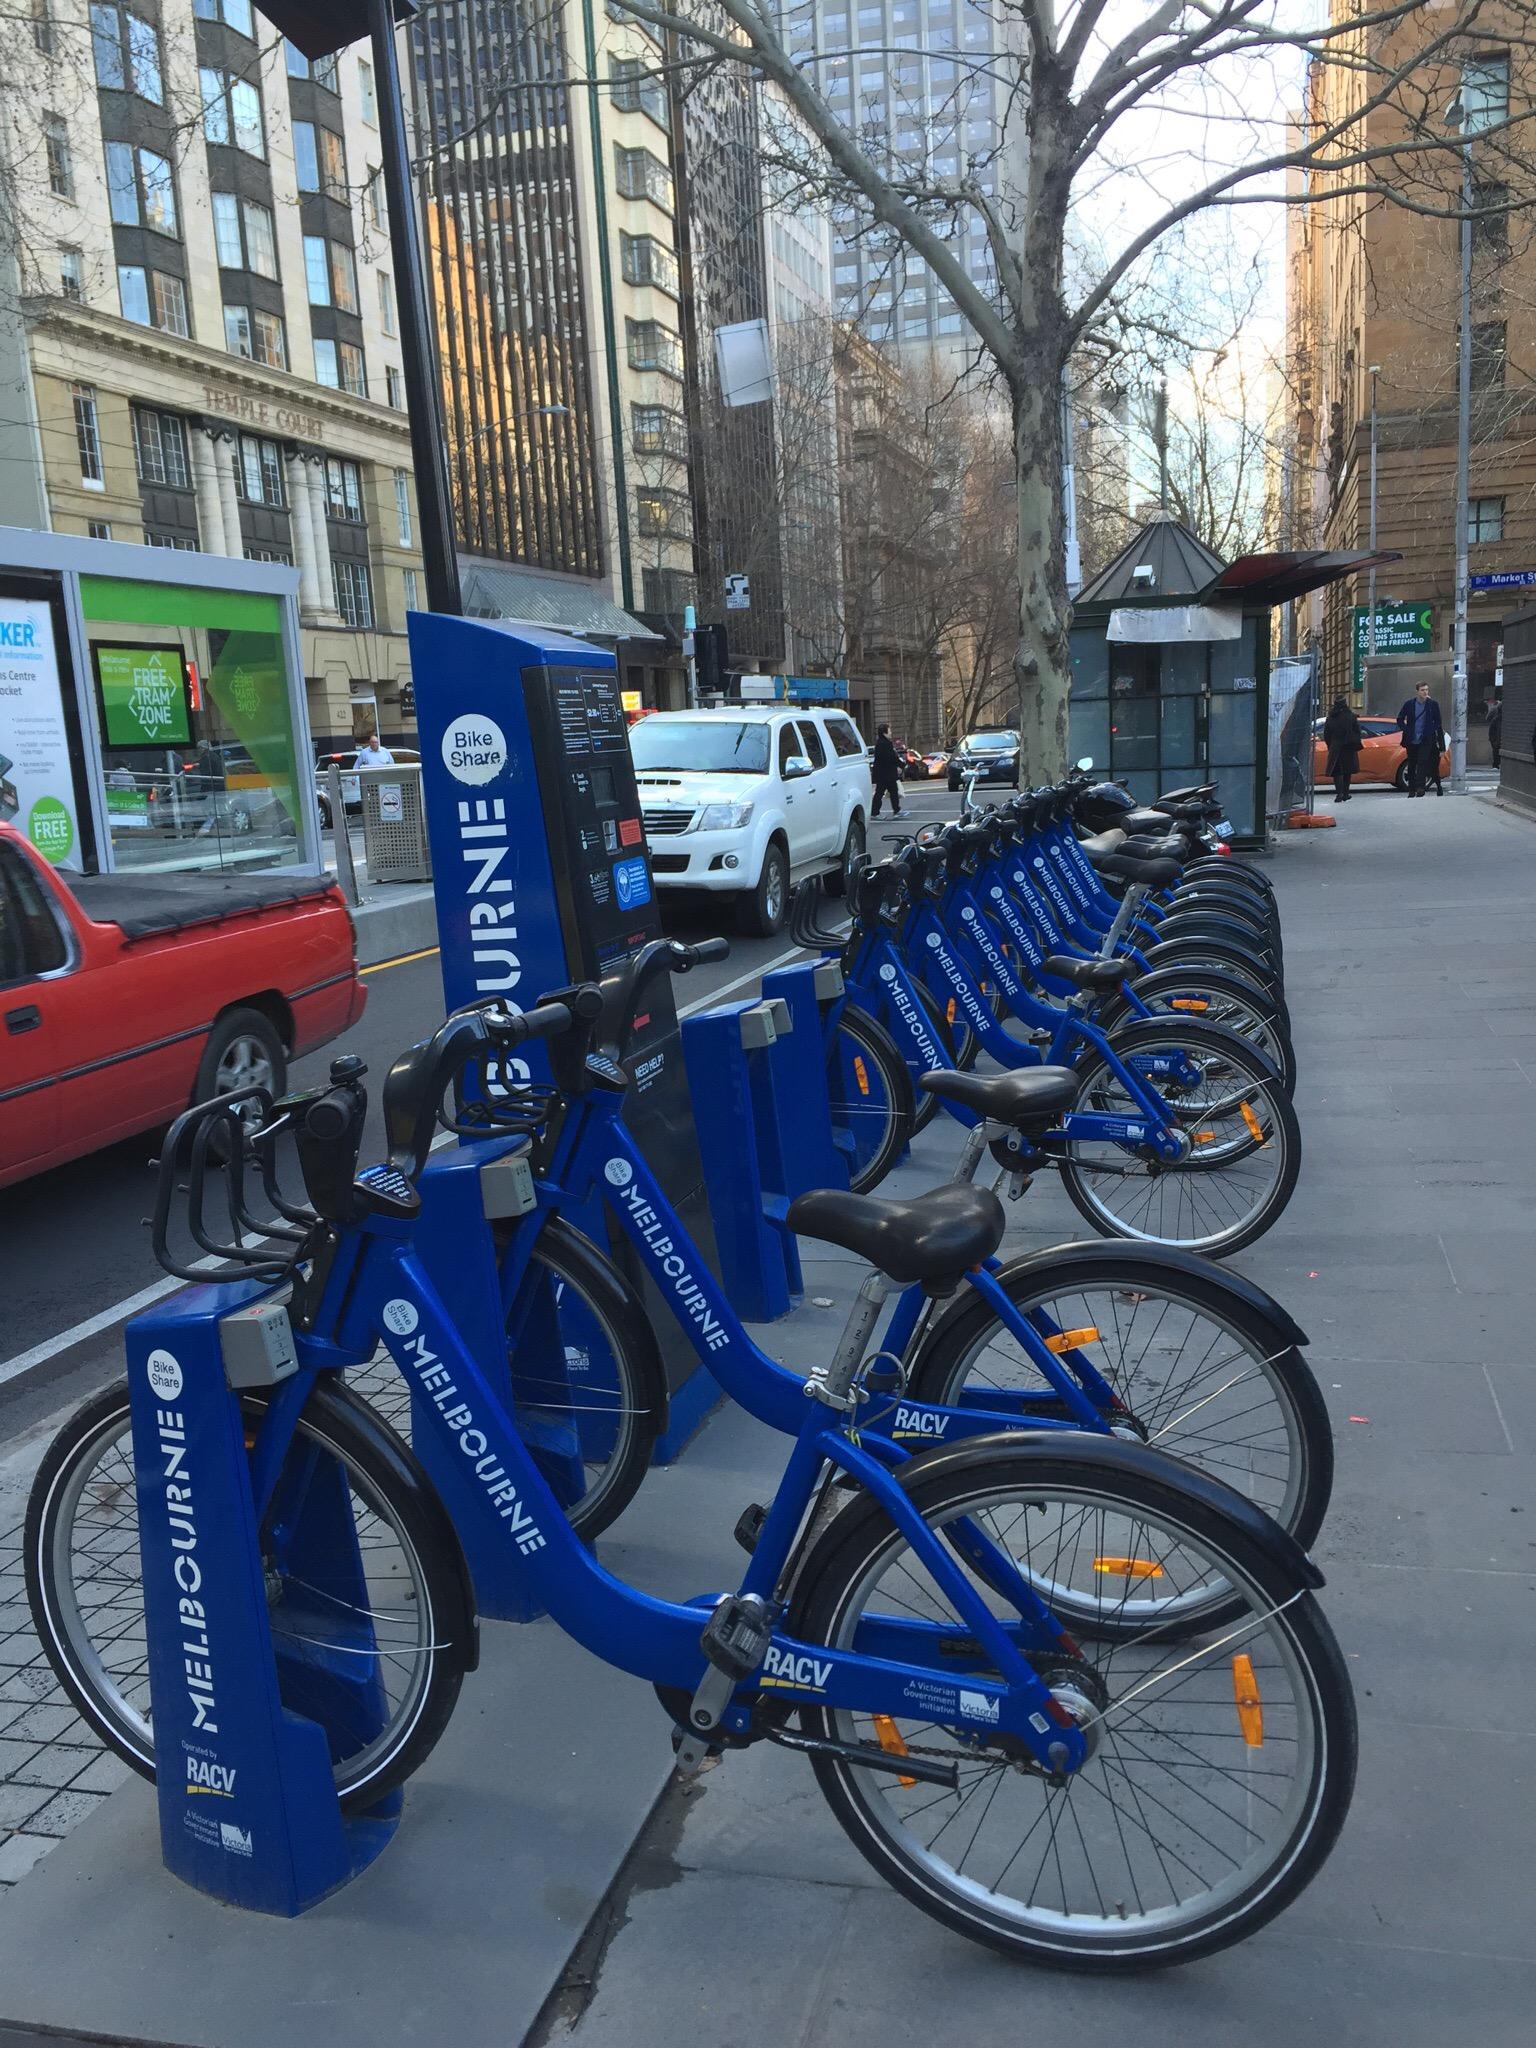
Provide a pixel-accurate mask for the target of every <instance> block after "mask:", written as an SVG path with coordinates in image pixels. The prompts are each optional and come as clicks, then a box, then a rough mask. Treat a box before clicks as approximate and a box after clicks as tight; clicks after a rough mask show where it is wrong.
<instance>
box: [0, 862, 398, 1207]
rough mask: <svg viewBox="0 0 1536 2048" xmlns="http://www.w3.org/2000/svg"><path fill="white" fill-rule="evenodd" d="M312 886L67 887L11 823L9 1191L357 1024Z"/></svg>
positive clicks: (0, 1093)
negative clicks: (22, 1181) (20, 1181)
mask: <svg viewBox="0 0 1536 2048" xmlns="http://www.w3.org/2000/svg"><path fill="white" fill-rule="evenodd" d="M367 997H368V992H367V990H366V989H365V988H364V986H363V984H362V982H361V981H360V980H359V979H358V974H357V950H356V944H355V941H354V935H353V930H352V920H351V918H350V916H349V915H348V912H347V907H346V903H345V901H344V900H343V898H342V895H341V892H340V890H339V889H337V887H336V885H335V883H334V882H332V881H331V880H330V879H329V878H328V877H325V876H309V875H262V874H230V875H227V876H224V875H206V874H199V875H188V874H155V875H83V876H77V875H65V874H63V873H61V872H60V871H59V870H57V869H55V868H52V867H50V866H49V865H48V863H47V862H46V861H44V860H43V859H42V858H41V857H40V856H39V855H38V854H37V853H36V852H35V851H34V849H33V847H32V846H31V844H30V843H29V842H28V841H27V840H26V839H24V838H23V837H22V835H21V834H20V833H19V832H16V831H14V830H12V829H11V828H10V827H8V826H4V825H0V1187H5V1186H7V1185H8V1184H9V1183H10V1182H12V1181H19V1180H24V1179H25V1178H26V1177H27V1176H28V1175H29V1174H33V1173H41V1172H42V1171H43V1170H44V1168H46V1167H50V1166H58V1165H61V1164H62V1163H63V1162H64V1161H65V1160H66V1159H77V1158H79V1157H80V1155H81V1154H82V1153H85V1152H94V1151H95V1150H96V1149H97V1148H98V1147H99V1146H102V1145H111V1144H114V1143H116V1141H117V1140H118V1139H120V1138H127V1137H131V1136H132V1135H133V1134H134V1133H135V1132H137V1131H147V1130H153V1129H155V1128H156V1127H157V1126H159V1125H161V1124H164V1123H168V1122H169V1121H170V1119H171V1118H172V1117H174V1116H177V1115H179V1114H180V1112H181V1111H182V1110H184V1109H185V1108H186V1107H187V1106H188V1104H189V1103H192V1102H199V1101H202V1100H204V1099H206V1098H207V1097H208V1096H210V1095H218V1094H223V1093H225V1092H227V1091H228V1090H229V1089H231V1088H235V1087H239V1086H241V1085H243V1084H244V1083H246V1082H250V1081H255V1082H260V1083H262V1084H263V1085H264V1086H266V1087H269V1088H270V1089H271V1090H272V1092H273V1093H274V1094H279V1093H281V1092H282V1089H283V1087H284V1085H285V1082H286V1078H287V1070H288V1061H289V1059H290V1058H293V1057H296V1056H297V1055H298V1054H300V1053H306V1052H312V1051H313V1050H314V1048H315V1047H316V1046H320V1045H324V1044H325V1043H326V1042H327V1041H328V1040H329V1039H332V1038H335V1037H336V1036H337V1034H338V1033H339V1032H342V1031H345V1030H347V1029H348V1028H349V1027H350V1026H351V1025H353V1024H355V1023H356V1022H357V1020H358V1018H359V1017H361V1015H362V1014H363V1006H364V1004H365V1003H366V1001H367Z"/></svg>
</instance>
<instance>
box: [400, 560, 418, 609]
mask: <svg viewBox="0 0 1536 2048" xmlns="http://www.w3.org/2000/svg"><path fill="white" fill-rule="evenodd" d="M400 581H401V584H402V585H403V586H404V593H405V608H406V610H407V611H408V612H419V611H420V610H421V597H420V594H419V592H418V590H417V587H416V571H415V570H414V569H402V570H401V571H400Z"/></svg>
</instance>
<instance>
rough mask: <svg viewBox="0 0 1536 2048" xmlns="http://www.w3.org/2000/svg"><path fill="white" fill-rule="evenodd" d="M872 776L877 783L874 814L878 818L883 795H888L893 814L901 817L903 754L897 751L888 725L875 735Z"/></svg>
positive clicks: (875, 783) (883, 726)
mask: <svg viewBox="0 0 1536 2048" xmlns="http://www.w3.org/2000/svg"><path fill="white" fill-rule="evenodd" d="M872 776H873V780H874V785H875V802H874V810H873V813H872V815H873V816H874V817H877V818H878V817H879V815H880V800H881V798H882V797H887V796H888V797H889V798H890V800H891V811H892V814H893V815H894V816H895V817H898V818H899V817H900V816H901V756H900V755H899V754H898V753H897V751H896V744H895V742H894V741H893V740H892V738H891V728H890V727H889V726H888V725H882V726H881V728H880V730H879V732H878V733H877V734H876V735H875V758H874V761H873V763H872Z"/></svg>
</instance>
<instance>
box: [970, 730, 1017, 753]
mask: <svg viewBox="0 0 1536 2048" xmlns="http://www.w3.org/2000/svg"><path fill="white" fill-rule="evenodd" d="M1018 744H1019V739H1018V734H1017V733H1012V732H972V733H967V734H966V736H965V745H966V751H967V752H968V753H972V754H1000V753H1003V752H1004V751H1006V750H1009V749H1012V748H1014V747H1016V746H1017V745H1018Z"/></svg>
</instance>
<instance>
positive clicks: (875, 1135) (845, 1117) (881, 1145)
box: [827, 1003, 916, 1195]
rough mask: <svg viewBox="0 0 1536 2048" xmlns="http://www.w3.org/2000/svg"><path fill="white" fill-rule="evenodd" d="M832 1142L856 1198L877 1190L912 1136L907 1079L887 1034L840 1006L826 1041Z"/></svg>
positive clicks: (852, 1007)
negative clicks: (844, 1167) (844, 1163)
mask: <svg viewBox="0 0 1536 2048" xmlns="http://www.w3.org/2000/svg"><path fill="white" fill-rule="evenodd" d="M827 1105H828V1108H829V1109H830V1111H831V1114H832V1137H833V1142H834V1143H835V1144H836V1146H837V1149H838V1151H839V1152H840V1153H841V1154H842V1156H843V1159H844V1161H845V1162H846V1164H847V1167H848V1185H849V1187H850V1188H851V1189H852V1190H853V1192H854V1193H855V1194H856V1195H867V1194H868V1193H869V1191H870V1189H871V1188H875V1187H878V1186H879V1185H880V1183H881V1181H883V1180H884V1179H885V1176H886V1175H887V1174H888V1173H889V1172H890V1170H891V1168H892V1167H893V1166H894V1165H895V1164H896V1161H897V1160H898V1159H899V1158H900V1157H901V1154H902V1151H903V1149H904V1148H905V1147H906V1145H907V1144H908V1142H909V1141H910V1139H911V1136H912V1129H913V1121H914V1117H915V1114H916V1101H915V1096H914V1092H913V1088H912V1076H911V1075H910V1074H909V1073H908V1071H907V1067H906V1063H905V1061H904V1060H903V1059H902V1057H901V1054H900V1053H899V1052H898V1051H897V1050H896V1046H895V1043H894V1042H893V1040H892V1038H891V1036H890V1034H889V1032H888V1031H886V1029H885V1028H884V1026H883V1025H881V1024H879V1023H877V1022H876V1020H875V1019H874V1018H873V1017H871V1016H870V1015H869V1013H868V1011H867V1010H861V1009H860V1008H859V1006H858V1005H857V1003H845V1004H844V1005H843V1008H842V1010H841V1012H840V1014H839V1016H838V1020H837V1023H836V1025H835V1027H834V1029H833V1031H832V1035H831V1037H830V1039H829V1040H828V1042H827Z"/></svg>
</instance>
